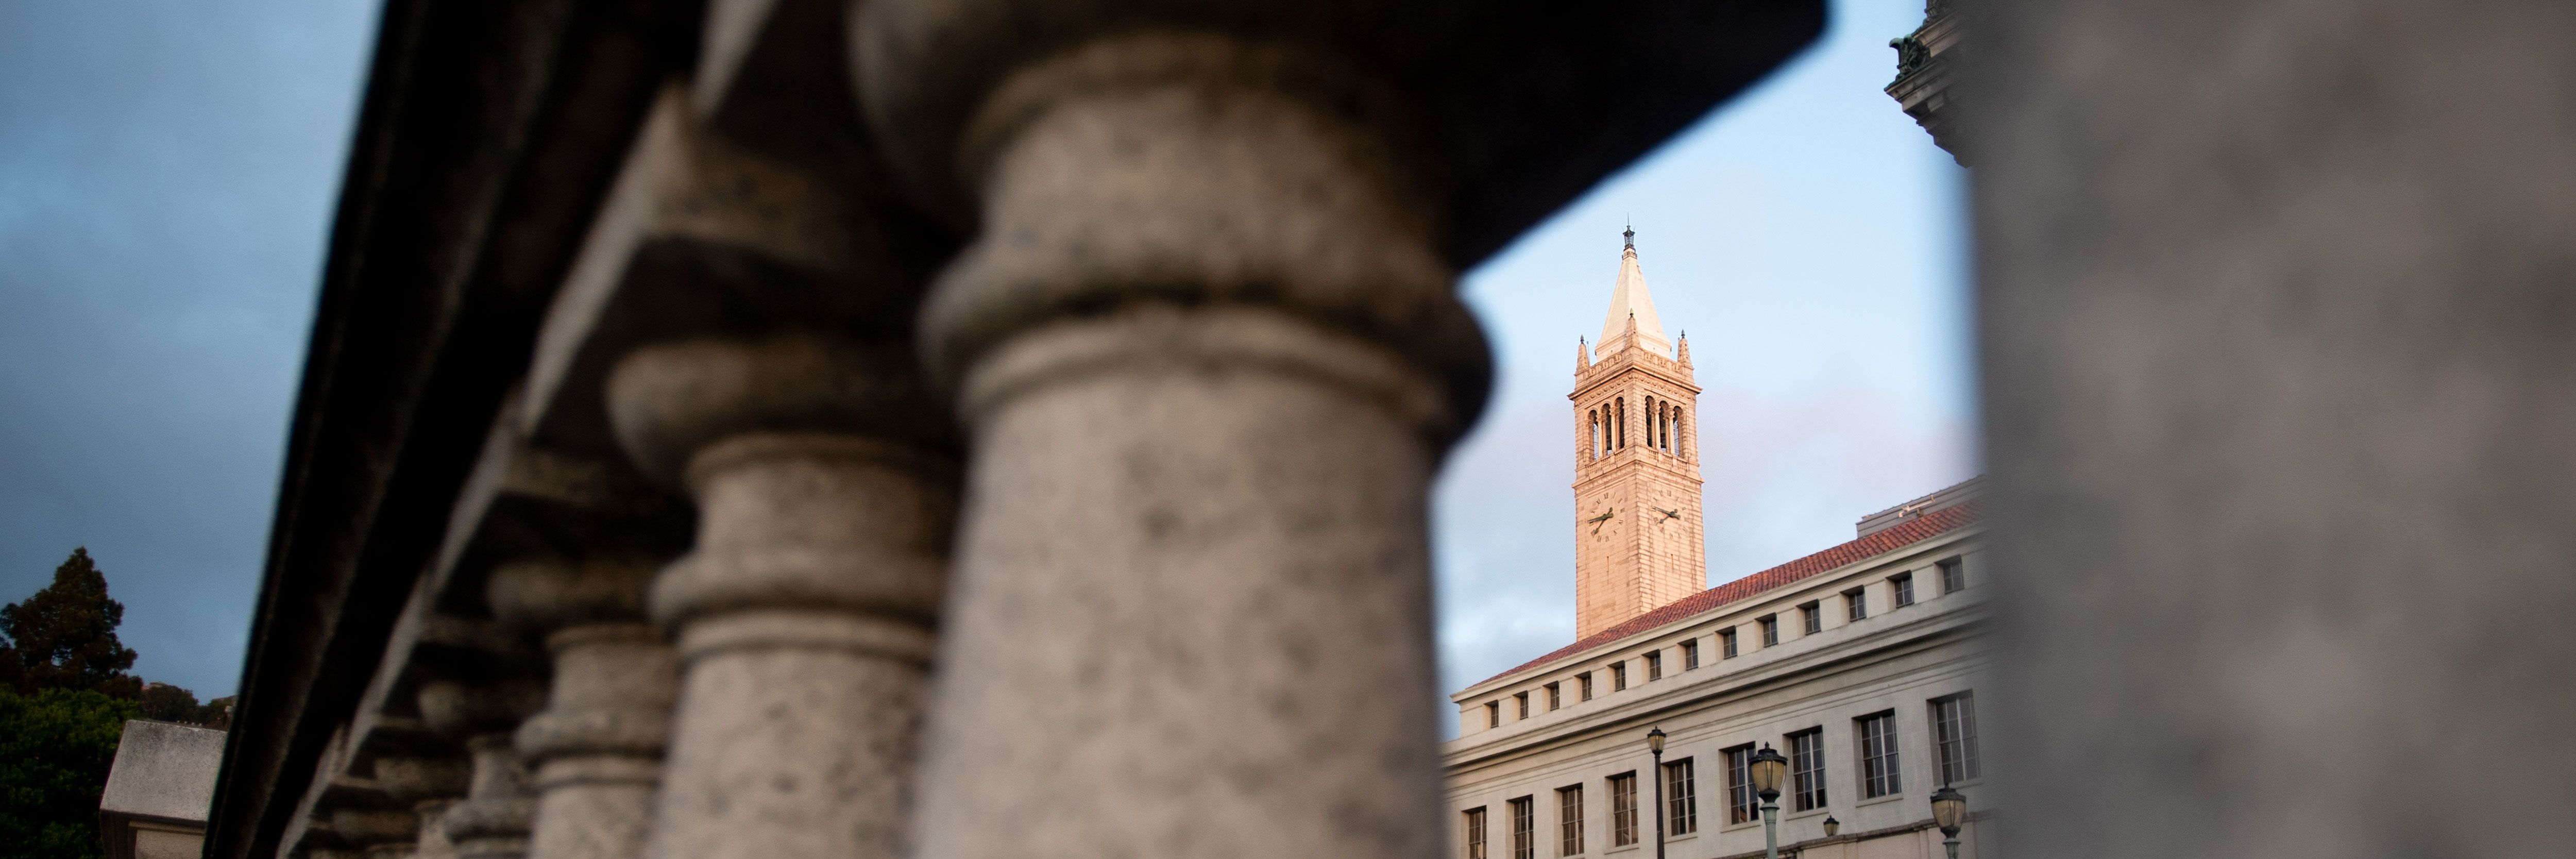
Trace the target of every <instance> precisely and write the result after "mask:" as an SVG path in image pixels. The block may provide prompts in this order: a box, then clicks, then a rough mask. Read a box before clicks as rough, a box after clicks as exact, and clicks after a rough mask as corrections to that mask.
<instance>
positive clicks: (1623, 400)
mask: <svg viewBox="0 0 2576 859" xmlns="http://www.w3.org/2000/svg"><path fill="white" fill-rule="evenodd" d="M1611 402H1613V403H1616V404H1618V409H1617V411H1618V413H1619V416H1618V417H1617V418H1614V419H1613V420H1616V421H1618V422H1619V425H1618V428H1617V429H1615V430H1613V434H1614V435H1616V436H1618V439H1619V449H1620V450H1626V449H1628V398H1627V397H1619V398H1616V399H1613V400H1611Z"/></svg>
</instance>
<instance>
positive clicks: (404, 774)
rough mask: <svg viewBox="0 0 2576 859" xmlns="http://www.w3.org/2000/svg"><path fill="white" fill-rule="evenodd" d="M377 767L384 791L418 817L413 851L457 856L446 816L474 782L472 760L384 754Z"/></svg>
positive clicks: (428, 857) (449, 858)
mask: <svg viewBox="0 0 2576 859" xmlns="http://www.w3.org/2000/svg"><path fill="white" fill-rule="evenodd" d="M375 770H376V783H377V784H378V785H380V786H382V787H383V788H384V791H385V795H386V796H390V797H393V799H394V801H395V802H397V803H401V804H403V805H405V806H409V807H410V808H411V810H412V815H413V817H415V818H416V819H417V821H418V822H417V823H416V824H415V827H416V829H415V831H416V832H417V833H418V836H417V840H416V841H415V842H414V843H413V847H412V850H411V855H413V856H416V857H419V859H456V845H454V844H451V843H449V842H448V840H447V832H446V830H445V828H444V823H443V820H444V819H445V817H446V815H447V810H448V809H449V808H451V807H453V806H455V805H456V803H457V801H458V800H461V799H463V798H464V797H465V793H466V790H467V789H468V788H469V787H470V786H471V785H472V776H473V765H472V762H471V761H469V760H467V759H465V758H460V757H449V756H436V757H426V756H422V757H414V756H404V757H382V758H377V759H376V761H375Z"/></svg>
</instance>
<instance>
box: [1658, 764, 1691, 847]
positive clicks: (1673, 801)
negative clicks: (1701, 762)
mask: <svg viewBox="0 0 2576 859" xmlns="http://www.w3.org/2000/svg"><path fill="white" fill-rule="evenodd" d="M1692 782H1693V779H1692V778H1691V762H1690V761H1688V760H1680V761H1674V762H1672V763H1669V764H1665V765H1664V805H1665V809H1664V820H1665V821H1666V825H1667V826H1668V827H1669V828H1670V829H1671V830H1672V834H1674V835H1689V834H1691V833H1693V832H1697V831H1699V795H1698V792H1697V790H1698V789H1697V788H1696V787H1695V786H1694V785H1693V783H1692Z"/></svg>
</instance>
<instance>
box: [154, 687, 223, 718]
mask: <svg viewBox="0 0 2576 859" xmlns="http://www.w3.org/2000/svg"><path fill="white" fill-rule="evenodd" d="M140 703H141V704H142V707H143V718H146V719H159V720H161V721H164V722H186V723H188V724H191V725H204V726H206V727H209V728H229V727H232V721H233V699H232V698H231V697H230V696H226V697H222V698H217V699H215V700H212V701H208V702H206V703H203V704H199V703H197V693H194V692H190V691H188V690H186V689H182V688H179V687H177V686H172V685H170V684H168V683H147V684H144V686H143V699H142V701H141V702H140Z"/></svg>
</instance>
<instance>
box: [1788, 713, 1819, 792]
mask: <svg viewBox="0 0 2576 859" xmlns="http://www.w3.org/2000/svg"><path fill="white" fill-rule="evenodd" d="M1789 793H1790V795H1791V797H1792V800H1791V804H1792V805H1793V806H1794V810H1796V811H1807V810H1810V809H1817V808H1823V807H1825V729H1823V728H1808V729H1807V730H1804V731H1800V732H1798V733H1795V734H1790V735H1789Z"/></svg>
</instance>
